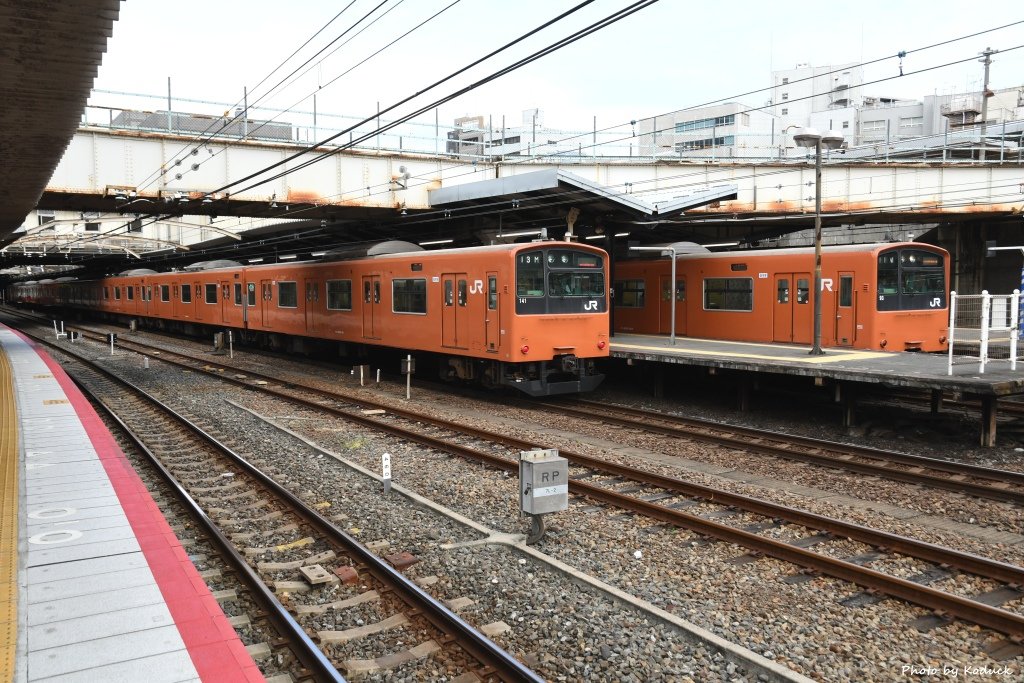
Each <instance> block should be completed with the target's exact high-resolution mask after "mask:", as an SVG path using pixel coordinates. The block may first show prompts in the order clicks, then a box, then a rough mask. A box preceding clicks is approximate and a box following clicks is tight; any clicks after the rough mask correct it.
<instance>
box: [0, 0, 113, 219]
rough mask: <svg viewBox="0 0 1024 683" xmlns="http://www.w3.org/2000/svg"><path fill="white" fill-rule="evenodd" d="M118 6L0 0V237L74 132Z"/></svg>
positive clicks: (32, 199) (24, 209) (99, 1)
mask: <svg viewBox="0 0 1024 683" xmlns="http://www.w3.org/2000/svg"><path fill="white" fill-rule="evenodd" d="M120 5H121V3H120V0H75V1H74V2H64V1H62V0H0V35H2V36H3V40H4V46H3V49H2V50H0V101H2V102H3V106H2V107H0V157H2V158H3V159H4V163H3V164H0V238H3V237H5V236H6V235H9V234H10V233H11V232H13V231H14V230H15V229H16V228H18V227H19V226H20V225H21V224H22V222H23V221H24V220H25V216H26V215H27V214H28V212H29V211H31V210H32V209H34V208H35V207H36V204H37V203H38V201H39V197H40V196H41V195H42V193H43V189H44V188H45V187H46V183H47V181H48V180H49V179H50V175H51V174H52V173H53V169H54V168H55V167H56V166H57V162H58V161H60V158H61V155H63V154H64V150H65V148H66V147H67V146H68V143H69V142H70V140H71V137H72V136H73V135H74V133H75V130H76V129H77V128H78V123H79V121H80V120H81V116H82V110H83V109H84V108H85V103H86V101H87V99H88V97H89V92H90V91H91V90H92V84H93V80H94V79H95V78H96V73H97V71H98V69H99V66H100V62H101V61H102V59H103V53H104V52H105V51H106V49H107V39H108V38H109V37H110V36H111V35H112V33H113V30H114V29H113V27H114V21H116V20H117V16H118V12H119V11H120Z"/></svg>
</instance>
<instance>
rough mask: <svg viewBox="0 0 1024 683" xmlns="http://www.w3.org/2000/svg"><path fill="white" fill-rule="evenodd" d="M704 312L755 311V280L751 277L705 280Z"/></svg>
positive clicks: (711, 278) (710, 278)
mask: <svg viewBox="0 0 1024 683" xmlns="http://www.w3.org/2000/svg"><path fill="white" fill-rule="evenodd" d="M704 310H706V311H752V310H754V280H753V279H752V278H749V277H709V278H705V279H704Z"/></svg>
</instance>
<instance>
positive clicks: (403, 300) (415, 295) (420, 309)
mask: <svg viewBox="0 0 1024 683" xmlns="http://www.w3.org/2000/svg"><path fill="white" fill-rule="evenodd" d="M375 284H377V285H378V287H379V283H375ZM391 295H392V296H391V301H392V310H393V311H394V312H395V313H419V314H423V313H426V312H427V281H426V280H425V279H424V278H403V279H396V280H392V281H391Z"/></svg>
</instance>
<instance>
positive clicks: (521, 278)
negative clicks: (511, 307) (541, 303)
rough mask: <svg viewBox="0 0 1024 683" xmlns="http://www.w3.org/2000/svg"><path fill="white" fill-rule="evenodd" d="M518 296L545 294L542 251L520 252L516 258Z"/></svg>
mask: <svg viewBox="0 0 1024 683" xmlns="http://www.w3.org/2000/svg"><path fill="white" fill-rule="evenodd" d="M516 296H544V261H543V260H542V254H541V252H539V251H538V252H528V253H525V254H519V257H518V258H517V259H516Z"/></svg>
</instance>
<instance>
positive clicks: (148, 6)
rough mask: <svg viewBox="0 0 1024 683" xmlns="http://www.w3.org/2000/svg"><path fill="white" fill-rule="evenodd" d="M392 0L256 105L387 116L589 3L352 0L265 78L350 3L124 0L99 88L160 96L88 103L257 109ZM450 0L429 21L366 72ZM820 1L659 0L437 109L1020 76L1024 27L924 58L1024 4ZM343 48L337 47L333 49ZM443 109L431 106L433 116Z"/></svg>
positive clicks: (589, 112)
mask: <svg viewBox="0 0 1024 683" xmlns="http://www.w3.org/2000/svg"><path fill="white" fill-rule="evenodd" d="M382 2H384V4H383V6H381V7H380V8H379V9H378V10H377V13H375V14H374V15H373V16H374V17H375V16H379V15H380V14H381V13H383V12H385V11H387V10H388V9H392V11H391V12H390V13H388V14H387V15H386V16H384V17H383V18H382V19H380V20H379V21H378V22H377V23H375V24H373V25H372V26H369V28H366V30H365V31H363V32H362V33H361V34H359V35H357V36H355V37H354V38H352V39H351V41H350V42H348V43H347V44H345V45H343V46H342V47H341V48H340V49H338V50H337V52H335V53H334V54H333V55H331V56H330V57H328V58H327V59H325V60H324V61H323V62H322V63H320V64H319V65H316V66H314V67H313V68H312V69H310V70H309V71H308V73H306V74H305V75H301V76H300V77H299V78H298V79H297V80H295V81H294V82H293V83H291V84H290V85H288V86H287V87H286V88H284V89H283V90H280V91H275V92H273V93H271V94H270V95H268V96H266V98H265V99H263V100H262V103H263V104H265V105H267V106H271V107H277V108H280V109H286V108H289V107H293V106H294V107H296V108H298V109H301V110H311V109H312V108H313V104H312V93H313V92H314V91H316V92H317V93H318V94H317V110H318V112H320V114H321V115H325V114H328V113H330V114H338V115H351V116H355V115H359V116H364V115H368V114H372V113H373V112H375V111H376V108H377V106H378V103H379V104H380V107H381V108H386V107H388V106H390V105H392V104H394V103H396V102H398V101H400V100H402V99H404V98H406V97H408V96H410V95H412V94H414V93H416V92H418V91H420V90H422V89H423V88H425V87H426V86H428V85H429V84H431V83H433V82H434V81H436V80H438V79H440V78H442V77H443V76H446V75H448V74H449V73H452V72H454V71H456V70H458V69H460V68H462V67H463V66H465V65H467V64H469V63H471V62H472V61H474V60H476V59H478V58H479V57H482V56H483V55H485V54H487V53H488V52H489V51H491V50H494V49H496V48H497V47H500V46H501V45H504V44H505V43H507V42H509V41H511V40H513V39H514V38H517V37H518V36H520V35H521V34H523V33H525V32H527V31H529V30H531V29H533V28H534V27H536V26H537V25H539V24H541V23H543V22H545V21H547V20H549V19H552V18H554V17H555V16H557V15H558V14H559V13H561V12H564V11H566V10H568V9H570V8H572V7H574V6H575V5H576V4H578V2H563V1H561V0H546V1H545V0H354V1H353V2H352V5H351V6H350V7H349V8H348V9H347V10H345V12H344V13H343V14H342V15H341V16H340V17H338V18H337V19H336V20H335V21H334V22H333V23H331V24H330V25H329V26H328V27H327V28H326V29H324V31H323V32H322V33H320V34H319V35H318V36H317V37H316V38H314V39H313V41H312V42H311V43H310V45H309V46H307V47H306V48H304V49H303V50H302V51H300V52H299V54H298V55H297V56H296V57H295V58H293V59H292V60H291V61H288V62H287V67H286V68H283V69H281V70H279V71H278V72H277V73H276V74H274V75H273V76H271V78H270V79H268V80H267V81H266V82H265V83H264V85H262V86H259V85H258V84H259V83H260V82H261V81H263V80H264V78H265V77H266V76H267V75H268V74H270V73H271V72H272V71H273V70H274V69H275V68H276V67H278V66H279V65H281V64H282V63H283V62H285V60H287V59H288V58H289V56H290V55H291V54H292V53H293V52H294V51H295V50H297V49H299V48H300V46H302V45H303V43H305V42H306V41H307V40H308V39H309V38H310V37H311V36H312V35H313V34H314V33H315V32H316V31H318V30H319V29H321V28H322V27H323V26H324V25H325V24H327V22H328V21H330V20H331V18H332V17H334V16H335V15H336V14H337V13H338V12H339V11H341V10H342V9H343V8H344V7H345V6H346V4H347V3H348V0H342V1H338V0H336V1H335V2H323V1H316V0H291V2H269V1H266V0H250V1H248V2H216V1H211V0H205V1H204V2H197V1H194V0H178V1H177V2H174V3H166V2H154V1H153V0H128V1H127V2H124V3H123V4H122V5H121V13H120V18H119V19H118V21H117V23H116V24H115V25H114V34H113V37H112V38H111V39H110V40H109V42H108V45H107V53H106V55H105V56H104V58H103V64H102V66H101V68H100V70H99V76H98V77H97V79H96V82H95V88H96V89H98V90H108V91H119V92H129V93H140V94H149V95H154V96H159V97H160V98H162V99H160V100H158V99H151V100H139V99H137V98H127V97H125V96H121V95H109V94H103V93H96V92H94V94H93V96H92V98H91V99H90V104H94V105H103V106H118V107H126V108H139V109H149V110H156V109H164V108H165V107H166V99H165V98H166V95H167V79H168V77H169V78H170V79H171V90H172V95H173V97H174V98H176V99H177V98H188V99H193V100H203V101H210V102H215V103H225V104H233V103H235V102H237V101H239V100H241V98H242V94H243V88H246V87H247V88H249V90H250V97H249V101H250V103H253V102H256V101H257V100H259V98H260V96H261V95H262V94H264V93H265V92H266V91H267V90H269V86H271V85H274V84H276V83H278V82H279V81H280V80H281V79H282V78H283V77H284V76H286V75H287V74H288V73H289V72H291V71H292V69H294V68H295V67H298V66H299V65H300V64H301V63H302V62H303V61H305V59H306V58H308V57H310V56H312V54H313V53H314V52H315V51H316V50H317V49H319V48H320V47H322V46H324V45H326V44H327V43H329V42H330V41H331V40H334V39H335V38H336V37H337V36H338V35H339V34H341V33H342V32H343V31H345V30H346V29H348V28H349V27H350V26H351V25H352V24H354V23H355V22H356V21H357V20H358V19H359V18H360V17H362V16H363V15H365V14H366V13H368V12H370V11H371V10H372V9H373V8H374V7H377V6H378V5H380V4H381V3H382ZM452 2H456V4H455V5H454V6H451V7H450V8H449V9H447V10H446V11H444V12H443V13H442V14H441V15H440V16H438V17H436V18H434V19H433V20H431V21H430V22H429V23H427V24H425V25H424V26H423V27H422V28H419V29H418V30H416V31H415V32H413V33H411V34H410V35H409V36H408V37H406V38H404V39H402V40H401V41H399V42H397V43H396V44H394V45H393V46H391V47H389V48H387V49H386V50H385V51H383V52H382V53H380V54H379V55H377V56H374V57H372V58H371V59H369V60H368V61H366V62H365V63H363V64H362V65H360V66H355V65H356V64H358V63H359V62H360V61H362V60H364V59H366V58H367V57H368V56H370V55H371V54H372V53H373V52H374V51H376V50H378V49H380V48H381V47H383V46H384V45H385V44H387V43H388V42H390V41H392V40H394V39H395V38H396V37H398V36H399V35H401V34H402V33H404V32H405V31H407V30H409V29H411V28H413V27H414V26H416V25H417V24H418V23H419V22H421V21H423V20H425V19H427V18H428V17H430V16H431V15H433V14H434V13H436V12H438V11H440V10H442V9H444V8H445V7H448V6H449V5H451V4H452ZM630 4H632V3H631V1H630V0H596V1H595V2H593V3H592V4H590V5H588V6H587V7H585V8H584V9H582V10H581V11H579V12H577V13H575V14H573V15H571V16H570V17H568V18H566V19H564V20H562V21H560V22H558V23H557V24H555V25H554V26H552V27H550V28H548V29H545V30H544V31H542V32H541V33H539V34H537V35H535V36H533V37H531V38H529V39H528V40H527V41H525V42H523V43H521V44H518V45H516V46H514V47H513V48H510V49H509V50H508V51H507V52H503V53H501V54H500V55H498V56H496V57H494V58H491V59H490V60H488V61H487V62H485V63H484V64H483V65H481V66H479V67H476V68H474V69H472V70H471V71H470V72H468V73H467V74H463V75H462V76H459V77H457V78H456V79H454V80H452V81H450V82H447V83H445V84H443V85H441V86H439V87H438V88H437V89H435V90H431V91H429V92H427V93H425V94H424V95H422V96H420V97H419V98H417V99H416V100H415V103H418V104H421V105H426V104H428V103H430V102H432V101H434V100H435V99H437V98H439V97H441V96H444V95H448V94H450V93H452V92H454V91H456V90H457V89H459V88H461V87H463V86H465V85H467V84H469V83H471V82H474V81H475V80H478V79H480V78H482V77H484V76H487V75H489V74H491V73H493V72H494V71H497V70H498V69H500V68H502V67H505V66H506V65H508V64H510V63H512V62H514V61H515V60H516V59H518V58H521V57H523V56H525V55H527V54H530V53H532V52H534V51H536V50H538V49H541V48H543V47H546V46H548V45H549V44H550V43H552V42H554V41H555V40H558V39H560V38H563V37H565V36H567V35H569V34H571V33H572V32H574V31H575V30H578V29H580V28H582V27H584V26H587V25H589V24H591V23H593V22H595V21H598V20H599V19H602V18H604V17H606V16H608V15H610V14H612V13H613V12H615V11H617V10H619V9H621V8H624V7H626V6H628V5H630ZM824 6H825V5H822V4H819V5H818V7H824ZM814 7H815V6H814V5H812V4H809V3H799V4H798V3H790V2H777V3H776V2H763V1H761V2H756V1H752V0H733V2H718V3H716V2H690V1H688V0H661V1H660V2H658V3H656V4H654V5H652V6H650V7H647V8H645V9H643V10H640V11H639V12H637V13H635V14H633V15H631V16H629V17H626V18H625V19H622V20H621V21H619V22H617V23H615V24H613V25H611V26H609V27H607V28H605V29H603V30H601V31H599V32H597V33H595V34H593V35H591V36H588V37H585V38H583V39H581V40H579V41H577V42H575V43H573V44H571V45H569V46H567V47H565V48H563V49H561V50H559V51H558V52H555V53H553V54H551V55H548V56H546V57H543V58H542V59H540V60H538V61H537V62H534V63H532V64H530V65H528V66H526V67H523V68H522V69H520V70H518V71H515V72H513V73H510V74H507V75H505V76H502V77H501V78H499V79H497V80H495V81H493V82H491V83H488V84H485V85H483V86H481V87H479V88H478V89H476V90H474V91H472V92H469V93H466V94H464V95H461V96H460V97H459V98H457V99H455V100H453V101H451V102H449V103H446V104H444V105H441V106H440V107H439V109H438V114H437V116H438V119H439V120H440V122H441V123H442V124H448V125H450V124H451V122H452V121H453V120H454V118H456V117H459V116H464V115H482V116H484V117H485V118H486V117H488V116H490V117H493V118H494V119H497V118H499V117H502V116H505V117H507V119H508V123H509V125H513V124H514V123H518V122H519V121H520V120H521V116H522V111H523V110H526V109H530V108H534V107H536V108H540V109H541V110H543V112H544V122H545V123H546V124H547V125H548V126H550V127H555V128H562V129H566V130H588V129H590V128H591V126H592V125H593V122H594V117H596V118H597V123H598V125H599V126H601V127H603V126H606V125H613V124H619V123H623V122H628V121H629V120H631V119H641V118H646V117H650V116H654V115H658V114H662V113H666V112H669V111H673V110H677V109H682V108H686V107H692V106H695V105H700V104H703V103H707V102H711V101H716V100H728V101H740V102H743V103H745V104H748V105H760V104H764V103H765V101H766V100H767V98H768V96H769V95H768V93H756V94H752V95H745V96H742V97H740V96H739V95H741V94H742V93H746V92H748V91H752V90H757V89H760V88H766V87H767V86H768V85H769V83H770V75H771V71H772V69H785V68H792V67H793V66H795V65H796V64H797V63H810V64H813V65H816V66H822V65H830V64H842V63H860V62H865V61H868V60H875V59H879V58H883V57H891V56H893V55H895V54H896V53H898V52H899V51H901V50H903V51H906V52H907V53H908V54H907V56H906V57H905V58H904V59H903V60H902V66H903V71H904V73H905V74H907V75H905V76H903V77H902V78H894V79H893V80H889V81H885V82H883V83H879V84H876V85H872V86H868V87H866V88H865V94H868V95H881V96H896V97H901V98H908V99H920V98H921V97H923V96H925V95H929V94H933V93H939V94H942V93H948V92H965V91H968V90H978V89H980V86H981V81H982V73H983V66H982V65H981V64H980V63H979V62H978V61H977V55H978V53H979V52H981V51H982V50H984V49H985V48H986V47H992V48H995V49H998V50H1001V51H1002V52H1001V53H1000V54H997V55H995V56H994V57H993V63H992V67H991V77H990V81H991V82H990V87H991V88H993V89H999V88H1008V87H1016V86H1021V85H1022V84H1024V23H1020V24H1017V25H1016V26H1012V27H1009V28H1004V29H1001V30H998V31H992V32H990V33H985V34H983V35H978V36H974V37H971V38H967V39H965V40H960V41H957V42H952V43H950V44H948V45H944V46H941V47H937V48H933V49H928V50H923V51H916V50H918V48H922V47H925V46H928V45H931V44H934V43H939V42H943V41H947V40H952V39H955V38H959V37H961V36H965V35H967V34H971V33H976V32H981V31H986V30H989V29H993V28H996V27H998V26H1001V25H1005V24H1010V23H1012V22H1018V21H1024V5H1021V4H1020V3H1019V0H1018V1H1013V0H993V1H992V2H988V3H984V4H983V5H979V6H978V7H979V8H980V9H979V10H978V11H975V10H974V9H973V8H972V6H971V5H969V4H968V5H965V4H964V3H963V2H960V1H957V2H953V1H950V0H934V1H931V2H926V1H914V2H910V1H900V0H896V1H893V0H888V1H885V2H879V1H876V0H860V1H858V2H850V3H842V4H837V5H831V6H829V9H825V10H815V9H813V8H814ZM371 18H372V17H371ZM360 26H365V23H364V24H361V25H360ZM351 36H352V33H349V34H348V37H351ZM345 39H346V38H343V39H342V40H345ZM339 44H341V41H339V42H338V43H336V44H335V46H337V45H339ZM1012 48H1018V49H1012ZM958 60H967V61H966V62H964V63H962V64H958V65H954V66H949V67H943V68H939V69H935V70H932V71H928V72H926V73H923V74H919V75H914V74H912V73H911V72H913V71H916V70H919V69H926V68H929V67H933V66H938V65H942V64H946V63H948V62H954V61H958ZM316 61H317V60H315V59H314V61H313V62H311V64H314V63H315V62H316ZM354 66H355V68H353V67H354ZM899 66H900V62H899V60H898V59H895V58H893V59H888V60H886V61H883V62H881V63H879V64H876V65H872V66H870V67H867V70H866V72H865V80H867V81H870V80H875V79H882V78H890V77H895V76H897V74H898V73H899ZM350 69H351V71H350V72H349V73H347V74H345V75H342V76H341V77H340V78H337V77H338V76H339V75H341V74H343V72H346V71H348V70H350ZM336 78H337V80H335V79H336ZM225 108H226V107H221V106H220V105H219V104H211V105H202V104H198V103H183V102H182V103H177V104H175V106H174V109H175V110H188V111H197V112H205V113H215V110H218V109H219V110H223V109H225ZM415 108H416V107H413V106H411V105H404V106H402V107H400V108H399V109H398V110H396V111H401V112H402V113H406V112H409V111H412V110H413V109H415ZM216 113H219V111H218V112H216ZM433 118H434V116H433V114H432V113H431V114H428V115H426V116H425V117H424V120H430V121H432V120H433Z"/></svg>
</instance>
